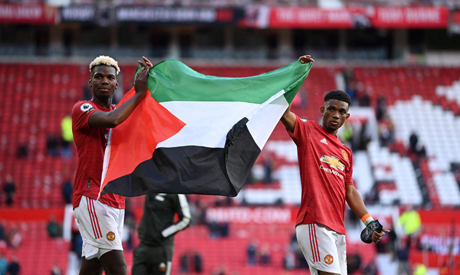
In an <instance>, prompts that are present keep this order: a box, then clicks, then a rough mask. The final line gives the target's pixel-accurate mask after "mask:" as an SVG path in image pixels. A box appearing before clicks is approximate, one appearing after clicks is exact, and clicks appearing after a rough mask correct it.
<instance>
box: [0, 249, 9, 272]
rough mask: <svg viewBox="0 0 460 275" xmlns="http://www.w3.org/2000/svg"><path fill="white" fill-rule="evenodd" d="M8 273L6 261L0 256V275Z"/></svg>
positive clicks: (3, 256)
mask: <svg viewBox="0 0 460 275" xmlns="http://www.w3.org/2000/svg"><path fill="white" fill-rule="evenodd" d="M7 271H8V261H7V260H6V258H5V254H3V252H2V254H0V275H5V274H6V272H7Z"/></svg>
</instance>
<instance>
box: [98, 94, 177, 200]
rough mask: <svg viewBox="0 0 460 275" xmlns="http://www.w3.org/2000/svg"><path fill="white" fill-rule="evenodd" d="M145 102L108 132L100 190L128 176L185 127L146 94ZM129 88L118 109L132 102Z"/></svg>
mask: <svg viewBox="0 0 460 275" xmlns="http://www.w3.org/2000/svg"><path fill="white" fill-rule="evenodd" d="M147 93H148V94H147V95H146V96H145V98H144V99H143V100H142V101H141V102H140V103H139V105H138V106H137V107H136V109H134V111H133V113H132V114H131V115H130V116H129V117H128V118H127V119H126V120H125V121H124V122H123V123H122V124H120V125H118V126H117V127H115V128H113V129H112V139H111V145H110V147H107V148H106V150H110V152H108V153H109V155H108V157H109V158H108V160H107V153H106V157H105V158H106V159H104V163H105V162H107V161H108V165H107V172H106V175H105V178H104V182H103V183H102V184H101V189H100V192H102V190H104V187H105V186H106V185H107V183H109V182H110V181H112V180H115V179H118V178H120V177H123V176H126V175H129V174H131V173H132V172H133V171H134V169H135V168H136V167H137V166H138V165H139V164H140V163H142V162H144V161H147V160H149V159H151V158H152V154H153V151H155V148H156V147H157V145H158V143H160V142H162V141H164V140H167V139H168V138H170V137H172V136H174V135H175V134H177V133H178V132H179V131H180V130H181V129H182V128H183V127H184V126H185V123H184V122H183V121H181V120H180V119H178V118H177V117H176V116H174V115H173V114H172V113H171V112H169V111H168V109H166V108H165V107H163V106H162V105H161V104H160V103H158V102H157V101H156V100H155V99H154V98H153V97H152V96H150V91H147ZM135 94H136V92H135V91H134V88H132V89H131V90H130V91H129V92H128V93H126V94H125V96H124V97H123V98H122V99H121V101H120V103H118V106H120V105H121V104H123V103H124V102H126V101H127V100H129V99H130V98H132V97H133V96H134V95H135Z"/></svg>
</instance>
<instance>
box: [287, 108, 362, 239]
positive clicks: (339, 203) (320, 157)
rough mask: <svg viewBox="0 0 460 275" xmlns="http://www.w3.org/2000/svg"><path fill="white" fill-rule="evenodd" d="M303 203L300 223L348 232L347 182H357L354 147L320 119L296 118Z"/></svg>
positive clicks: (293, 136)
mask: <svg viewBox="0 0 460 275" xmlns="http://www.w3.org/2000/svg"><path fill="white" fill-rule="evenodd" d="M288 133H289V135H290V136H291V138H292V139H293V140H294V142H295V144H296V145H297V154H298V158H299V168H300V181H301V183H302V202H301V205H300V209H299V213H298V214H297V221H296V224H297V225H298V224H307V223H319V224H322V225H325V226H327V227H329V228H330V229H332V230H334V231H335V232H337V233H340V234H345V225H344V215H345V195H346V190H345V185H346V184H350V185H353V177H352V175H353V157H352V152H351V150H350V149H349V148H348V147H347V146H345V145H343V144H342V142H340V140H339V139H338V138H337V137H336V136H334V135H332V134H330V133H328V132H326V130H324V129H323V127H321V125H319V124H318V123H317V122H314V121H304V120H302V119H300V118H299V117H297V118H296V122H295V127H294V133H291V132H289V131H288Z"/></svg>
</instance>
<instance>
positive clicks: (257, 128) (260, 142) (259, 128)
mask: <svg viewBox="0 0 460 275" xmlns="http://www.w3.org/2000/svg"><path fill="white" fill-rule="evenodd" d="M283 94H284V90H282V91H280V92H278V93H277V94H276V95H275V96H277V97H275V96H273V97H272V98H271V99H269V100H267V102H266V103H268V104H266V103H264V104H262V105H261V106H260V107H261V109H260V110H259V111H258V112H257V113H255V114H254V116H253V117H252V118H249V122H248V130H249V132H250V133H251V136H252V138H253V139H254V141H255V142H256V144H257V146H259V148H260V150H261V151H262V149H263V148H264V145H265V143H266V142H267V140H268V138H269V137H270V135H271V133H272V132H273V129H275V127H276V124H278V121H279V120H280V118H281V116H282V115H283V113H284V111H286V109H287V107H288V106H289V103H288V102H287V101H286V98H284V96H282V95H283ZM270 100H272V101H271V102H270ZM265 104H266V105H265ZM264 105H265V106H264Z"/></svg>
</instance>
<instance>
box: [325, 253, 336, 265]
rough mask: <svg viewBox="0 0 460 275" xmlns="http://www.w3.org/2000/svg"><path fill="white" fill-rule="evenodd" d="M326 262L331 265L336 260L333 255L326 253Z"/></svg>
mask: <svg viewBox="0 0 460 275" xmlns="http://www.w3.org/2000/svg"><path fill="white" fill-rule="evenodd" d="M324 262H325V263H326V264H329V265H330V264H332V263H333V262H334V257H332V256H331V255H326V256H325V257H324Z"/></svg>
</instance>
